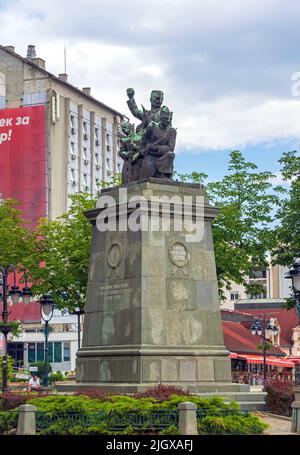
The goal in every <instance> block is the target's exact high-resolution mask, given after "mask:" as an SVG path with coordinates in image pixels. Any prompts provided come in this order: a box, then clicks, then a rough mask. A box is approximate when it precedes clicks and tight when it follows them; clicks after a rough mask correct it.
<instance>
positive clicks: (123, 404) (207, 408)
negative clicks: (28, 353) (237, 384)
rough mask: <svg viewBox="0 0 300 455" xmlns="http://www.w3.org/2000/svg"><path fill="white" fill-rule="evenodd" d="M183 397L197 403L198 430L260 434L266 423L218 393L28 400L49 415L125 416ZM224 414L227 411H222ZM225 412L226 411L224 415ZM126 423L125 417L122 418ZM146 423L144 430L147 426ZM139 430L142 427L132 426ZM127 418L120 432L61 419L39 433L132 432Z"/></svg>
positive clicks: (169, 430) (173, 406)
mask: <svg viewBox="0 0 300 455" xmlns="http://www.w3.org/2000/svg"><path fill="white" fill-rule="evenodd" d="M183 401H192V402H194V403H195V404H197V408H198V410H200V411H202V415H203V417H201V416H200V418H199V420H198V431H199V433H202V434H261V433H263V431H264V430H265V429H266V428H267V425H266V424H265V423H264V422H263V421H262V420H261V419H260V418H259V417H257V416H254V415H252V414H247V415H244V414H242V413H241V412H240V410H239V405H238V404H237V403H235V402H232V403H230V404H226V403H225V402H224V400H223V399H222V398H220V397H214V398H209V399H203V398H201V397H198V396H195V395H189V396H172V397H171V398H170V399H169V400H166V401H164V402H159V401H157V400H156V399H154V398H139V399H137V398H133V397H130V396H123V395H122V396H119V395H115V396H107V397H106V398H103V397H101V399H93V398H90V397H88V396H84V395H81V396H61V395H58V396H48V397H45V398H33V399H31V400H29V401H28V402H27V403H28V404H32V405H34V406H36V407H37V408H38V410H39V411H43V412H44V413H47V415H48V416H49V417H50V418H53V417H54V418H55V416H56V417H59V416H61V414H68V413H78V414H82V415H84V414H89V413H97V412H104V413H108V414H109V415H111V416H122V417H124V416H126V413H129V412H137V413H140V414H143V412H146V411H151V410H153V411H154V410H174V409H176V408H177V406H178V404H179V403H181V402H183ZM224 414H226V415H224ZM227 414H228V415H227ZM125 425H126V421H125ZM147 428H148V427H147V426H146V427H145V428H144V430H147ZM148 430H150V428H148ZM135 431H136V432H137V431H141V430H135ZM133 433H134V430H133V428H132V427H130V422H129V421H128V425H127V427H126V428H125V430H123V431H122V432H116V431H114V432H113V433H112V432H110V430H109V428H108V426H107V424H106V423H105V421H103V422H99V424H97V425H91V426H88V427H84V425H80V422H78V421H77V422H76V421H72V420H71V419H70V420H69V419H64V417H63V416H61V417H60V418H59V420H58V421H56V422H53V423H50V424H49V426H48V427H47V428H45V429H43V430H42V431H40V433H39V434H133ZM161 434H178V428H177V427H176V426H174V425H170V426H169V428H167V429H165V430H163V431H161Z"/></svg>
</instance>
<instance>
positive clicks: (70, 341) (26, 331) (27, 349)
mask: <svg viewBox="0 0 300 455" xmlns="http://www.w3.org/2000/svg"><path fill="white" fill-rule="evenodd" d="M1 308H2V303H0V310H1ZM9 311H10V312H11V314H10V316H9V320H11V321H16V320H18V321H21V322H22V328H23V330H22V334H21V335H20V336H19V337H18V338H15V337H14V338H12V339H11V336H9V342H8V354H9V355H10V356H11V357H12V358H13V359H14V366H15V367H19V368H21V367H22V368H23V367H24V368H26V369H28V367H29V365H30V363H33V362H44V348H45V345H44V342H45V341H44V340H45V336H44V334H43V332H42V331H41V329H42V327H43V326H44V321H42V319H41V313H40V305H39V304H38V303H37V302H34V301H33V302H30V303H29V304H28V305H24V303H22V302H19V303H17V304H14V305H11V306H10V308H9ZM49 327H50V334H49V345H48V359H49V362H50V363H51V366H52V371H62V372H66V371H74V370H75V366H76V365H75V363H76V352H77V349H78V336H77V316H71V318H70V316H69V317H65V316H63V315H61V314H59V315H57V314H56V315H55V316H54V317H53V319H52V320H51V322H50V323H49ZM1 354H2V352H1V345H0V355H1Z"/></svg>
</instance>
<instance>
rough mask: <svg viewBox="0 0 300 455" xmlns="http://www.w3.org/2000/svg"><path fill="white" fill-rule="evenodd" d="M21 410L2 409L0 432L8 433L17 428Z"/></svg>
mask: <svg viewBox="0 0 300 455" xmlns="http://www.w3.org/2000/svg"><path fill="white" fill-rule="evenodd" d="M18 415H19V412H18V411H15V412H12V411H5V412H4V411H0V434H6V433H8V432H9V431H11V430H13V429H15V428H17V426H18Z"/></svg>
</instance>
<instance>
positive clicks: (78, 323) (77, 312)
mask: <svg viewBox="0 0 300 455" xmlns="http://www.w3.org/2000/svg"><path fill="white" fill-rule="evenodd" d="M71 314H74V315H77V343H78V351H79V349H80V317H81V316H82V315H83V314H84V310H82V309H81V308H80V307H76V308H74V310H73V311H72V313H71Z"/></svg>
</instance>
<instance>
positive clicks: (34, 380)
mask: <svg viewBox="0 0 300 455" xmlns="http://www.w3.org/2000/svg"><path fill="white" fill-rule="evenodd" d="M38 390H40V379H39V377H38V376H37V375H36V374H33V375H32V377H31V378H30V379H29V381H28V391H29V392H32V391H36V392H37V391H38Z"/></svg>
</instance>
